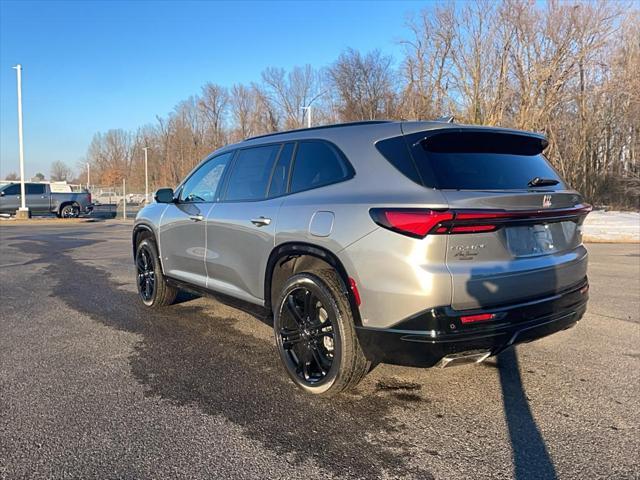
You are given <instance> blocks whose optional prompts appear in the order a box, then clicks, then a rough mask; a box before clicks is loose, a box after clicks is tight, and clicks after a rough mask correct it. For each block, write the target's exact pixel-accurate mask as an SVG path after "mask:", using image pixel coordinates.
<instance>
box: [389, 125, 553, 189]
mask: <svg viewBox="0 0 640 480" xmlns="http://www.w3.org/2000/svg"><path fill="white" fill-rule="evenodd" d="M404 140H405V144H406V148H407V150H406V151H405V153H404V154H403V155H399V154H398V155H397V158H392V157H390V156H388V155H385V156H386V157H387V159H389V161H390V162H391V163H392V164H394V165H396V168H398V169H399V170H400V171H403V170H407V169H408V165H409V162H410V161H413V166H414V168H415V171H412V172H411V174H407V173H405V172H403V173H405V175H406V176H408V177H409V178H411V179H412V180H414V181H415V178H414V175H415V173H417V175H418V178H419V179H420V181H419V182H418V183H422V184H423V185H425V186H428V187H434V188H439V189H443V190H520V189H529V188H531V187H529V185H528V184H529V182H530V181H531V180H533V179H534V178H535V177H539V178H542V179H549V180H557V181H558V182H559V183H558V184H557V185H553V186H551V187H549V186H547V187H538V188H554V189H558V188H560V189H562V188H565V186H564V184H563V182H562V179H561V178H560V177H559V175H558V173H557V172H556V171H555V170H554V169H553V167H552V166H551V165H550V164H549V162H548V161H547V159H546V158H545V157H544V155H542V151H543V150H544V148H545V147H546V145H547V142H546V140H544V139H542V138H539V137H534V136H527V135H519V134H510V133H502V132H460V131H454V132H447V133H437V134H431V132H423V133H417V134H411V135H408V136H406V137H404ZM385 142H388V141H385ZM379 143H381V142H379ZM378 149H379V150H380V152H381V153H382V154H383V155H384V154H385V151H383V149H382V148H380V146H378ZM398 158H399V159H400V160H398Z"/></svg>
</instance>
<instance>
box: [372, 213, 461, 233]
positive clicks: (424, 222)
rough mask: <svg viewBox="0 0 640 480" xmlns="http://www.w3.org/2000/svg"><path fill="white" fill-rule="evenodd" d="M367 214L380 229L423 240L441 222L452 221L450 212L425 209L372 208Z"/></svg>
mask: <svg viewBox="0 0 640 480" xmlns="http://www.w3.org/2000/svg"><path fill="white" fill-rule="evenodd" d="M369 213H370V214H371V218H372V219H373V221H374V222H376V223H377V224H378V225H380V226H381V227H384V228H387V229H389V230H393V231H394V232H398V233H402V234H404V235H408V236H410V237H414V238H424V237H426V236H427V234H428V233H431V231H433V230H435V229H436V227H438V226H439V225H440V224H441V223H442V222H445V221H447V220H452V219H453V213H451V212H439V211H438V210H429V209H426V208H418V209H399V208H372V209H371V210H370V211H369Z"/></svg>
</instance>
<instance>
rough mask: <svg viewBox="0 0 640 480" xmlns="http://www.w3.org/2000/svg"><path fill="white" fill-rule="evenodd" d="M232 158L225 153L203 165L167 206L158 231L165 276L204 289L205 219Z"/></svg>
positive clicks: (230, 154) (231, 154)
mask: <svg viewBox="0 0 640 480" xmlns="http://www.w3.org/2000/svg"><path fill="white" fill-rule="evenodd" d="M232 158H233V152H227V153H223V154H221V155H218V156H216V157H213V158H211V159H209V160H207V161H206V162H204V163H203V164H202V165H201V166H200V167H199V168H198V169H196V170H195V171H194V172H193V173H192V174H191V175H190V176H189V178H188V179H187V180H186V181H185V182H184V183H183V184H182V186H181V187H179V188H178V191H177V193H176V201H175V202H174V203H171V204H168V205H167V208H166V209H165V211H164V213H163V215H162V219H161V221H160V229H159V237H160V255H161V257H162V266H163V269H164V273H165V275H166V276H168V277H172V278H175V279H177V280H181V281H184V282H187V283H190V284H192V285H196V286H199V287H203V288H205V287H206V284H207V274H206V268H205V262H204V256H205V247H206V228H205V224H206V218H207V216H208V214H209V211H210V210H211V208H212V207H213V205H214V202H215V200H216V198H217V195H218V190H219V187H220V185H221V180H222V178H223V175H224V172H225V169H226V167H227V165H228V164H229V162H230V161H231V159H232Z"/></svg>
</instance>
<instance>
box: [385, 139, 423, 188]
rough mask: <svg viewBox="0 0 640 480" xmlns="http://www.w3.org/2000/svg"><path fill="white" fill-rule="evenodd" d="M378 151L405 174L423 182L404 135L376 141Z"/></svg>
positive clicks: (418, 181)
mask: <svg viewBox="0 0 640 480" xmlns="http://www.w3.org/2000/svg"><path fill="white" fill-rule="evenodd" d="M376 148H377V149H378V151H379V152H380V153H381V154H382V155H384V157H385V158H386V159H387V160H388V161H389V162H390V163H391V165H393V166H394V167H396V168H397V169H398V170H400V172H402V173H403V174H404V175H405V176H407V177H409V178H410V179H411V180H413V181H414V182H416V183H420V184H421V183H422V180H421V179H420V176H419V175H418V170H417V169H416V165H415V163H414V162H413V158H411V153H409V148H408V147H407V143H406V142H405V139H404V136H402V135H400V136H399V137H393V138H388V139H386V140H380V141H379V142H378V143H376Z"/></svg>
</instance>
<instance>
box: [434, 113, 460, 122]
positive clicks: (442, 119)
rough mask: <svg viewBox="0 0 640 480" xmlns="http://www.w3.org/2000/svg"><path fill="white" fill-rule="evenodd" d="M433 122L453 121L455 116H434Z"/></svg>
mask: <svg viewBox="0 0 640 480" xmlns="http://www.w3.org/2000/svg"><path fill="white" fill-rule="evenodd" d="M434 122H444V123H455V122H456V117H454V116H453V115H445V116H444V117H439V118H436V119H435V120H434Z"/></svg>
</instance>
